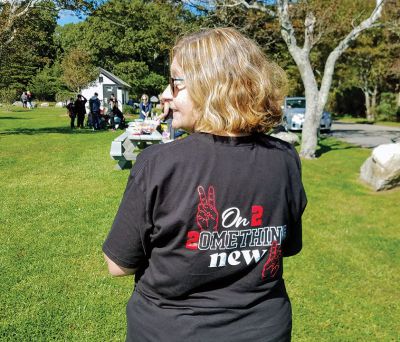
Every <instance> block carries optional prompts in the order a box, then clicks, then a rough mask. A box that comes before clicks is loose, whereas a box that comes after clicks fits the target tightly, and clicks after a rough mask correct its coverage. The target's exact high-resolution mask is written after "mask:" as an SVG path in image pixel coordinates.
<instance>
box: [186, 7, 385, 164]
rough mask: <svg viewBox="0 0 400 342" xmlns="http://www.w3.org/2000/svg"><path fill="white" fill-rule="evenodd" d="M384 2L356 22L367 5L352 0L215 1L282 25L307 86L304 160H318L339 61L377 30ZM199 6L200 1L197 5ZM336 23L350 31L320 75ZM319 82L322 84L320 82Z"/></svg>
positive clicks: (331, 55)
mask: <svg viewBox="0 0 400 342" xmlns="http://www.w3.org/2000/svg"><path fill="white" fill-rule="evenodd" d="M384 1H385V0H376V1H375V6H374V8H373V9H372V10H371V11H370V12H369V13H370V15H369V17H367V18H363V17H364V16H363V13H362V11H361V10H358V11H356V12H355V13H353V14H354V17H353V18H350V17H349V15H348V14H347V13H352V11H349V9H354V8H357V7H356V5H363V7H362V8H365V1H363V2H362V3H359V2H357V1H351V0H342V1H339V0H325V1H320V0H308V1H305V0H304V1H302V0H299V1H289V0H276V1H270V0H264V1H253V0H216V1H214V5H215V6H216V7H221V6H225V7H227V6H228V7H229V6H231V7H234V6H242V7H243V8H246V9H247V10H250V9H254V10H259V11H262V12H265V13H267V14H269V15H270V16H271V17H273V18H276V19H277V20H278V21H279V25H280V33H281V36H282V38H283V40H284V41H285V43H286V45H287V48H288V51H289V53H290V55H291V56H292V58H293V60H294V61H295V63H296V65H297V68H298V70H299V73H300V76H301V79H302V82H303V85H304V92H305V97H306V115H305V122H304V126H303V134H302V144H301V151H300V155H301V156H302V157H304V158H308V159H312V158H315V152H316V149H317V145H318V131H319V122H320V120H321V117H322V113H323V110H324V107H325V105H326V103H327V100H328V95H329V90H330V87H331V84H332V77H333V72H334V68H335V64H336V61H337V60H338V58H339V57H340V56H341V55H342V54H343V52H344V51H345V50H346V49H347V48H348V46H349V44H350V43H351V42H352V41H353V40H355V39H356V38H357V37H358V36H359V35H360V34H361V33H362V32H363V31H365V30H367V29H369V28H371V27H372V26H374V23H375V22H376V21H377V19H378V18H379V17H380V16H381V12H382V7H383V3H384ZM186 2H189V3H191V4H193V1H190V0H189V1H186ZM195 3H196V4H198V3H199V1H195ZM196 4H195V5H196ZM367 5H370V3H369V2H368V3H367ZM358 8H360V7H358ZM338 14H340V16H339V15H338ZM299 18H302V19H303V25H302V27H299V28H297V27H296V26H295V25H294V19H297V20H299ZM361 18H363V19H361ZM333 19H337V20H340V25H339V27H340V29H341V31H344V29H345V28H346V27H348V31H347V32H346V34H345V35H344V37H342V38H341V39H339V40H338V42H337V44H336V46H335V47H334V48H333V49H332V50H331V51H330V53H329V54H328V56H327V58H326V62H325V65H324V68H323V69H324V70H323V72H320V75H319V74H318V73H317V72H316V70H315V69H314V68H313V63H312V50H313V48H315V47H316V46H317V45H318V44H320V43H321V41H322V40H323V38H324V36H327V37H329V39H330V40H334V38H335V36H334V35H333V34H332V33H333V29H335V28H337V27H338V25H334V26H331V25H330V24H332V23H333ZM346 25H347V26H346ZM350 27H351V28H350ZM300 28H301V29H302V30H301V31H303V35H302V36H300V35H299V34H298V33H299V31H300ZM325 39H326V38H325ZM325 44H327V45H330V44H331V43H329V42H328V43H326V40H325ZM319 79H320V82H318V81H319Z"/></svg>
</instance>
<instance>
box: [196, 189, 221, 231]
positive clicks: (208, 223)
mask: <svg viewBox="0 0 400 342" xmlns="http://www.w3.org/2000/svg"><path fill="white" fill-rule="evenodd" d="M197 192H198V193H199V199H200V201H199V205H198V206H197V215H196V222H197V225H198V227H199V228H200V230H208V231H212V230H218V217H219V215H218V210H217V208H216V207H215V190H214V187H213V186H212V185H210V186H209V187H208V192H207V196H206V192H205V190H204V188H203V187H202V186H201V185H199V187H198V188H197Z"/></svg>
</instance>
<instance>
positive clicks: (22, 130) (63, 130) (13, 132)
mask: <svg viewBox="0 0 400 342" xmlns="http://www.w3.org/2000/svg"><path fill="white" fill-rule="evenodd" d="M98 132H106V131H98ZM47 133H59V134H93V133H94V132H93V131H92V130H91V129H89V128H84V129H73V130H72V129H71V128H69V127H43V128H16V129H13V130H8V131H3V132H0V135H18V134H25V135H34V134H47Z"/></svg>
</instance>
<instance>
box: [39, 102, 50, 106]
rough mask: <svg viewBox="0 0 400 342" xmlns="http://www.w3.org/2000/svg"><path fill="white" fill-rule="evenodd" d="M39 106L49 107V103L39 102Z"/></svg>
mask: <svg viewBox="0 0 400 342" xmlns="http://www.w3.org/2000/svg"><path fill="white" fill-rule="evenodd" d="M40 107H49V103H48V102H43V103H41V104H40Z"/></svg>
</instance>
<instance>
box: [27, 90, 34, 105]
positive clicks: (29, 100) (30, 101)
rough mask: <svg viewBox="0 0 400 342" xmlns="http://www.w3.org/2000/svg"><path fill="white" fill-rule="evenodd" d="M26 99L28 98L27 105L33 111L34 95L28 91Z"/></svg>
mask: <svg viewBox="0 0 400 342" xmlns="http://www.w3.org/2000/svg"><path fill="white" fill-rule="evenodd" d="M26 97H27V105H28V108H29V109H32V108H33V106H32V97H33V96H32V93H31V92H30V91H29V90H28V91H27V92H26Z"/></svg>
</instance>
